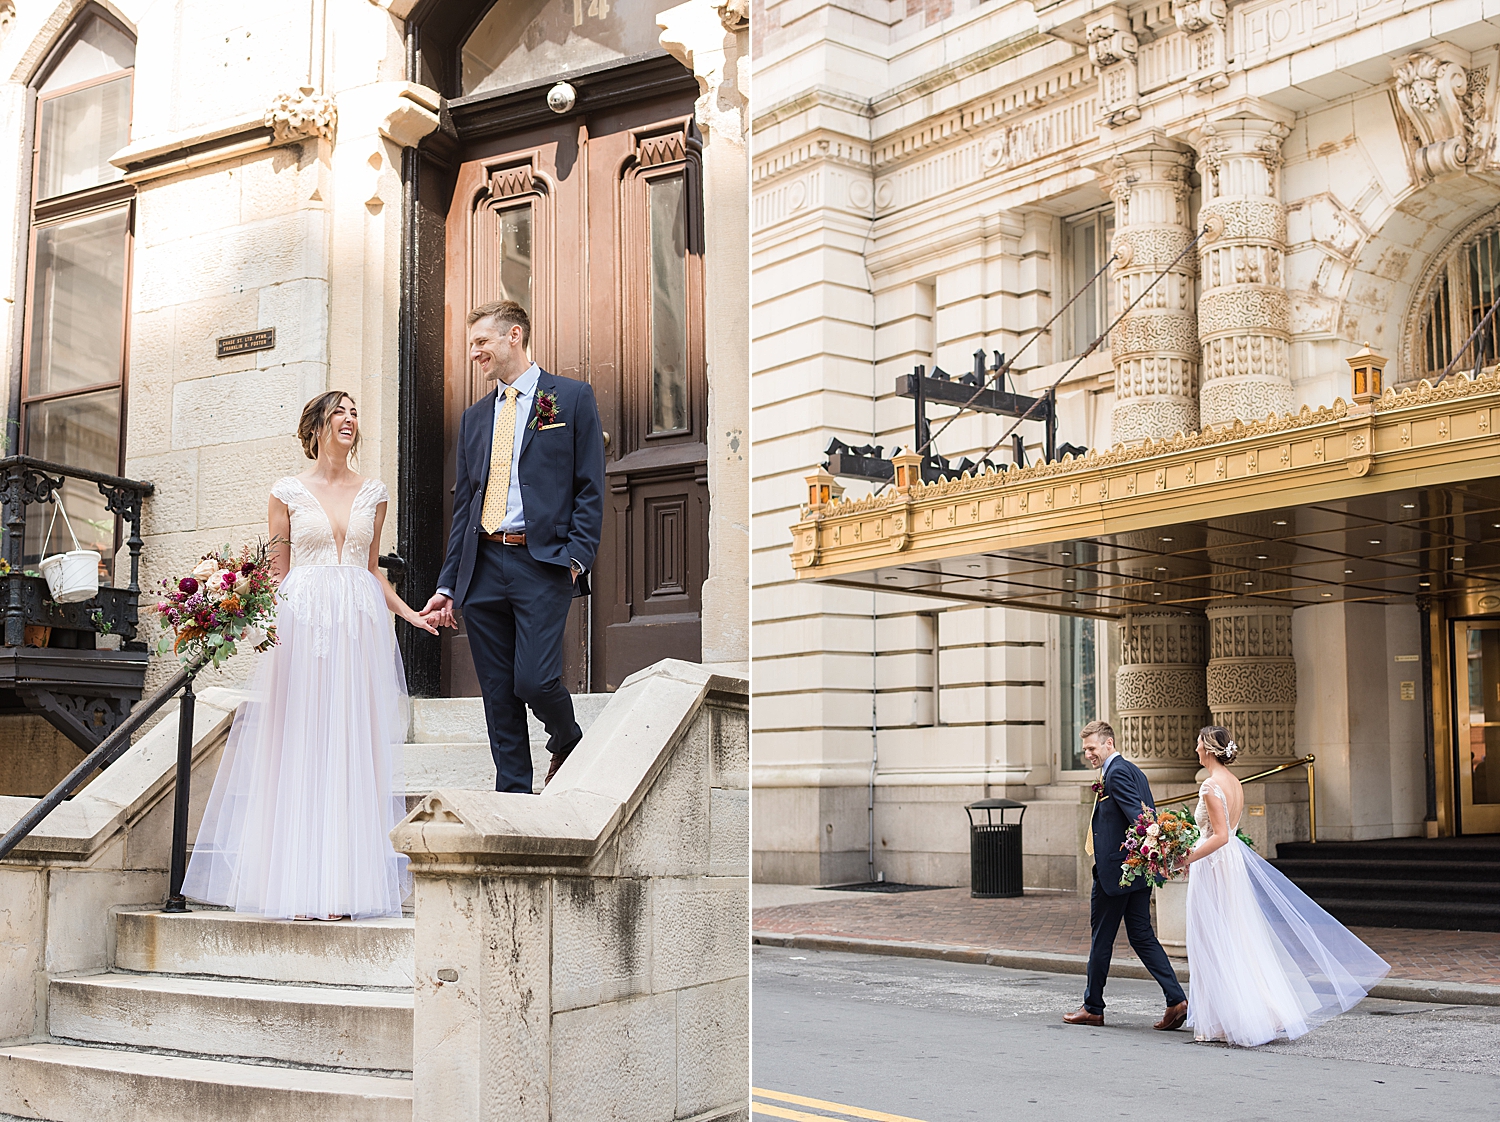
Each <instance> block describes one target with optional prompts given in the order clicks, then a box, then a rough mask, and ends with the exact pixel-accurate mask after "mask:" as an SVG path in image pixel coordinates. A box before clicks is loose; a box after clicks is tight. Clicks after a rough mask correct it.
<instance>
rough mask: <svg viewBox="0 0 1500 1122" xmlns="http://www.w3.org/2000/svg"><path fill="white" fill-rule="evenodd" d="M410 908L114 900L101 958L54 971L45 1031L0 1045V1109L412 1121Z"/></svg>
mask: <svg viewBox="0 0 1500 1122" xmlns="http://www.w3.org/2000/svg"><path fill="white" fill-rule="evenodd" d="M413 962H414V923H413V921H412V920H410V919H383V920H362V921H357V922H352V923H351V922H348V921H344V922H339V923H288V922H284V921H274V920H264V919H260V918H258V917H253V916H240V915H236V914H234V913H233V912H225V911H209V910H203V911H195V912H190V913H188V914H186V915H162V914H160V913H155V912H140V911H131V912H121V913H119V914H118V915H117V916H116V917H115V955H114V963H113V968H112V969H111V970H110V971H109V972H107V973H103V974H94V975H88V976H82V977H61V978H52V979H50V981H49V985H48V991H47V1014H48V1027H49V1030H50V1039H49V1040H48V1041H47V1042H45V1043H39V1044H22V1045H11V1046H8V1047H4V1048H0V1115H6V1116H12V1117H21V1118H43V1119H48V1120H50V1122H95V1120H97V1119H103V1118H108V1119H110V1120H111V1122H148V1120H149V1122H178V1120H181V1122H201V1120H202V1119H206V1118H211V1119H215V1120H216V1122H240V1120H244V1122H251V1120H257V1122H258V1120H260V1119H267V1120H269V1119H277V1120H294V1119H296V1120H301V1119H308V1120H312V1119H319V1120H323V1119H327V1120H335V1119H336V1120H339V1122H345V1120H348V1122H354V1120H356V1119H357V1120H360V1122H366V1120H368V1122H397V1120H400V1122H410V1119H411V1109H412V1083H411V1065H412V970H413Z"/></svg>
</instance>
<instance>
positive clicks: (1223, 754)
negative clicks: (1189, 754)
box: [1198, 725, 1240, 764]
mask: <svg viewBox="0 0 1500 1122" xmlns="http://www.w3.org/2000/svg"><path fill="white" fill-rule="evenodd" d="M1198 738H1199V739H1200V740H1202V741H1203V746H1204V747H1205V748H1207V749H1208V751H1209V754H1210V755H1211V756H1213V758H1214V759H1216V760H1218V761H1219V763H1221V764H1228V763H1232V762H1233V761H1234V758H1235V757H1236V756H1238V755H1239V754H1240V746H1239V745H1238V744H1236V743H1235V742H1234V738H1233V737H1232V736H1230V735H1229V730H1228V729H1226V728H1224V727H1222V726H1221V725H1208V726H1206V727H1205V728H1201V729H1199V730H1198Z"/></svg>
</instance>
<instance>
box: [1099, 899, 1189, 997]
mask: <svg viewBox="0 0 1500 1122" xmlns="http://www.w3.org/2000/svg"><path fill="white" fill-rule="evenodd" d="M1122 919H1123V920H1124V921H1125V937H1126V938H1128V939H1129V940H1130V948H1131V950H1133V951H1135V953H1136V956H1137V957H1138V958H1139V959H1140V960H1141V963H1142V965H1144V966H1145V967H1146V969H1147V970H1149V971H1151V976H1152V977H1153V978H1155V979H1156V980H1157V982H1158V983H1159V984H1160V985H1161V992H1162V993H1163V994H1164V995H1165V996H1166V999H1167V1004H1168V1005H1176V1004H1177V1003H1178V1002H1179V1001H1186V1000H1187V995H1186V994H1185V993H1183V992H1182V986H1181V985H1180V984H1179V983H1178V981H1177V975H1176V974H1174V973H1173V972H1172V964H1171V963H1170V962H1169V961H1167V952H1166V951H1164V950H1162V949H1161V944H1160V943H1158V942H1157V941H1156V932H1155V931H1152V930H1151V893H1150V891H1149V890H1148V889H1139V890H1137V891H1135V892H1122V893H1121V894H1120V895H1118V896H1111V895H1110V894H1109V893H1108V892H1105V891H1104V889H1102V888H1100V887H1099V871H1098V869H1095V870H1094V892H1093V895H1092V896H1091V897H1090V898H1089V927H1090V929H1091V930H1092V931H1093V937H1092V938H1091V939H1090V941H1089V979H1088V988H1086V989H1085V990H1084V991H1083V1007H1084V1008H1085V1009H1087V1010H1088V1011H1089V1012H1090V1013H1103V1012H1104V982H1105V980H1106V979H1107V978H1108V977H1109V960H1110V957H1111V956H1112V955H1113V954H1114V949H1115V936H1116V935H1118V934H1119V933H1120V921H1121V920H1122Z"/></svg>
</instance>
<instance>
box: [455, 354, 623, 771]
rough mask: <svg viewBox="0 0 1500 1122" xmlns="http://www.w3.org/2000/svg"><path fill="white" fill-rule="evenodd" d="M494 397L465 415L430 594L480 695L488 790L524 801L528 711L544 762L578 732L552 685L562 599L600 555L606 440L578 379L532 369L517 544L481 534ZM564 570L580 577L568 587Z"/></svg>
mask: <svg viewBox="0 0 1500 1122" xmlns="http://www.w3.org/2000/svg"><path fill="white" fill-rule="evenodd" d="M497 392H498V391H492V392H490V393H488V394H486V395H485V396H484V397H483V398H481V399H480V400H479V401H477V402H475V403H474V404H473V405H471V406H470V407H469V408H468V409H466V410H464V415H463V420H462V421H461V422H460V424H459V429H458V452H457V472H456V474H455V482H454V487H453V528H452V530H451V531H450V533H449V536H448V552H447V555H446V556H445V557H444V559H443V569H442V572H441V574H440V575H439V577H438V587H439V588H440V589H451V590H452V592H453V602H454V603H455V604H456V605H457V606H458V608H459V610H460V611H462V612H463V615H464V624H465V627H466V629H467V631H468V636H469V649H470V651H471V652H472V653H473V655H474V669H475V671H476V673H477V674H478V677H479V685H480V689H481V691H482V692H483V695H484V711H485V718H486V721H487V723H488V725H489V734H490V752H491V753H492V754H493V756H494V758H495V790H497V791H520V792H528V793H529V792H530V791H531V789H532V773H531V746H530V738H529V736H528V734H527V728H526V707H527V706H530V707H531V711H532V712H533V713H535V714H536V716H537V719H538V720H539V721H541V722H542V725H543V727H545V728H546V730H547V736H548V742H547V747H548V749H549V750H550V751H551V752H552V753H553V754H554V755H567V753H569V752H571V751H572V750H573V746H574V745H575V744H577V743H578V741H579V740H580V739H581V738H582V736H583V733H582V731H581V730H580V729H579V727H578V722H577V721H576V720H575V719H574V716H573V699H572V698H571V697H569V696H568V691H567V688H566V687H565V686H564V685H563V684H562V670H563V666H562V637H563V628H564V627H565V625H566V624H567V621H568V607H569V604H570V603H571V601H572V598H573V597H574V596H586V595H587V594H588V590H589V583H588V571H589V570H590V569H591V568H593V565H594V558H595V555H596V554H597V553H598V550H599V533H600V528H601V526H602V524H603V521H604V439H603V435H602V431H601V428H600V424H599V408H598V405H597V404H596V403H595V401H594V391H593V389H592V388H591V387H590V386H589V385H588V383H587V382H579V381H575V380H574V379H572V378H559V377H557V376H556V375H554V374H549V373H547V372H546V371H545V370H543V371H541V372H540V375H539V377H538V379H537V386H536V393H535V396H534V397H533V406H532V415H530V416H528V417H526V418H525V419H524V420H523V419H521V418H517V430H516V439H517V440H519V441H521V453H520V462H519V466H518V468H517V477H518V479H519V482H520V489H521V505H522V508H523V511H524V516H525V521H526V544H525V545H524V546H513V545H502V544H500V543H499V542H495V541H492V540H490V539H489V538H485V537H481V536H480V535H481V527H480V524H479V523H480V512H481V511H482V509H483V507H484V492H485V487H486V486H487V484H488V483H489V474H490V447H491V441H492V440H493V436H494V422H495V398H496V395H497ZM543 394H551V395H553V396H554V397H555V399H556V402H557V409H556V419H555V421H553V422H552V423H551V424H548V425H546V426H542V425H539V424H537V423H536V419H535V409H536V406H535V402H536V401H538V400H540V398H541V397H542V395H543ZM522 426H524V427H522ZM574 562H577V565H578V567H579V568H580V569H581V570H582V572H581V574H580V575H579V577H578V580H577V581H576V582H575V581H574V580H573V563H574Z"/></svg>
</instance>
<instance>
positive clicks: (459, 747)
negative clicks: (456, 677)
mask: <svg viewBox="0 0 1500 1122" xmlns="http://www.w3.org/2000/svg"><path fill="white" fill-rule="evenodd" d="M609 698H610V695H609V694H607V693H585V694H575V695H574V697H573V710H574V712H575V713H576V714H577V717H578V724H579V726H580V727H581V728H583V730H584V731H585V732H587V731H588V727H589V725H591V724H593V723H594V719H595V718H596V717H598V716H599V714H600V713H601V712H603V710H604V706H605V705H607V704H608V703H609ZM411 707H412V721H411V732H410V733H409V734H408V738H407V745H406V791H407V796H406V802H407V806H408V808H410V807H412V806H414V805H416V803H417V802H418V801H420V800H421V798H422V796H424V795H427V794H430V793H431V792H432V791H435V790H437V789H438V788H440V787H458V788H461V789H464V790H480V791H493V790H494V789H495V761H494V760H493V759H492V758H491V756H490V744H489V737H488V734H487V733H486V732H485V723H484V703H483V702H482V701H481V700H480V699H479V698H477V697H441V698H413V699H412V703H411ZM527 718H528V720H529V721H530V724H531V764H532V769H533V772H534V774H535V785H536V790H538V791H540V790H541V789H542V780H543V779H544V778H546V775H547V767H548V765H549V764H550V763H551V756H549V755H548V753H547V734H546V732H545V731H544V730H543V729H542V725H541V722H540V721H538V720H537V719H536V718H535V717H533V716H531V714H530V713H528V714H527Z"/></svg>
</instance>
